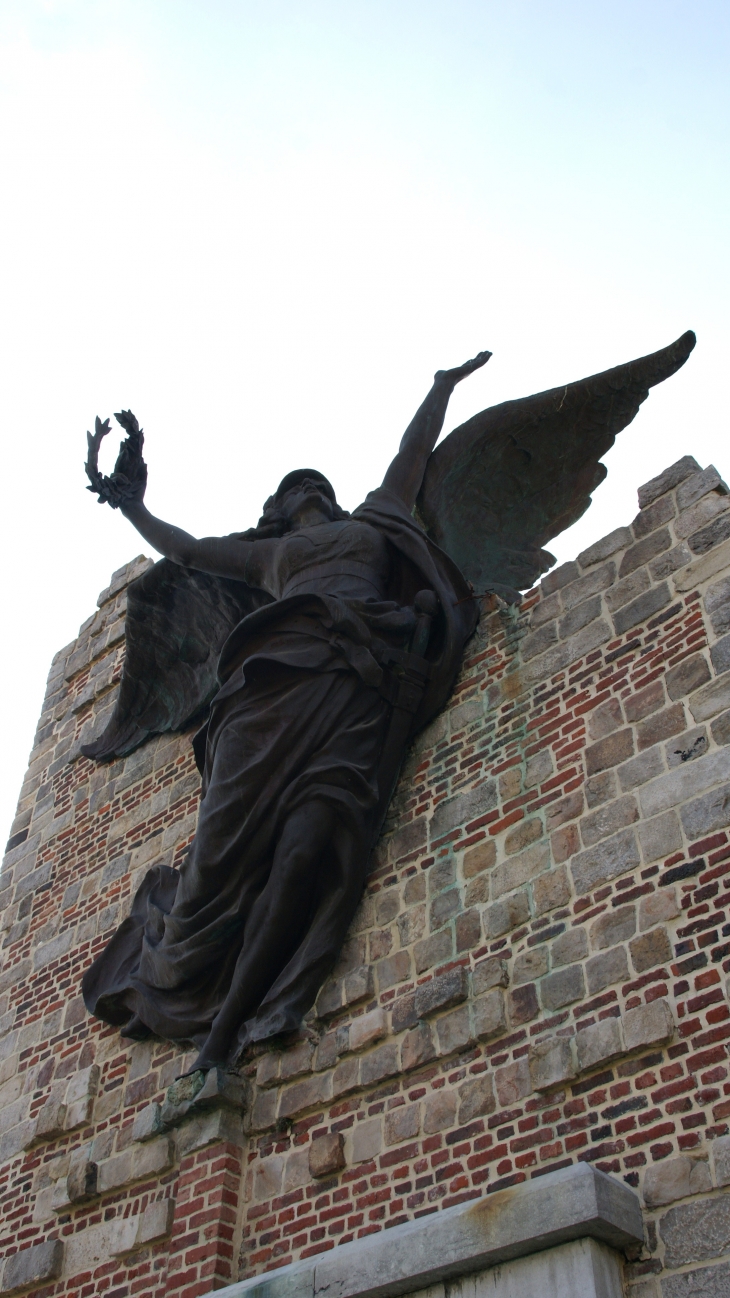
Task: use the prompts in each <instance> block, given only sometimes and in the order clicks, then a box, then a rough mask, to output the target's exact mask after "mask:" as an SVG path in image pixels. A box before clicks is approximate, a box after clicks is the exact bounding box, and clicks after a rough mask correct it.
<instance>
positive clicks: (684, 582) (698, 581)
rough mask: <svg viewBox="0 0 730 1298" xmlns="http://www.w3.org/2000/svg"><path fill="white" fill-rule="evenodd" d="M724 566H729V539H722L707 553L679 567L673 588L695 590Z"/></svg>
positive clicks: (681, 590)
mask: <svg viewBox="0 0 730 1298" xmlns="http://www.w3.org/2000/svg"><path fill="white" fill-rule="evenodd" d="M726 568H730V540H728V541H723V542H722V544H721V545H717V546H715V548H714V549H713V550H710V551H709V553H708V554H703V556H702V558H701V559H695V560H694V562H693V563H688V564H687V566H686V568H681V569H680V571H679V572H678V573H677V574H676V576H675V578H674V588H675V590H676V591H679V592H683V591H686V590H695V589H696V587H697V586H701V585H702V583H703V582H705V581H708V580H709V579H710V577H714V576H715V574H716V573H718V572H723V571H724V570H725V569H726Z"/></svg>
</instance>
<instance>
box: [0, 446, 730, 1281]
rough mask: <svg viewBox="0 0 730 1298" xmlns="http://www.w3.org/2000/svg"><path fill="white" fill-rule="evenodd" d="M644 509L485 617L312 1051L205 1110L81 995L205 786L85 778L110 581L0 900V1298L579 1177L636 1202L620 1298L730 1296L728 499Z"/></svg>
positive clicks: (62, 683) (153, 764) (222, 1270)
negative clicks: (636, 1222) (83, 746)
mask: <svg viewBox="0 0 730 1298" xmlns="http://www.w3.org/2000/svg"><path fill="white" fill-rule="evenodd" d="M639 494H640V504H641V506H642V508H641V510H640V513H639V514H638V516H637V518H636V519H635V520H634V523H633V524H632V526H631V527H621V528H619V529H617V530H616V531H615V532H613V533H612V534H611V535H610V536H609V537H606V538H604V539H603V540H602V541H600V542H598V543H597V544H596V545H594V546H592V547H591V548H590V549H589V550H587V551H586V552H585V553H584V554H582V555H580V556H579V557H578V559H577V560H576V561H575V562H574V563H568V564H564V565H563V566H562V567H561V568H559V569H557V570H556V571H554V572H552V573H550V574H549V575H548V576H547V577H546V578H545V579H544V581H543V582H542V583H541V586H540V587H539V588H538V589H536V590H534V591H532V592H530V594H529V595H527V596H526V597H525V600H524V602H523V604H522V606H521V608H520V609H519V610H515V609H509V608H506V607H504V606H501V605H499V604H498V601H496V600H493V601H491V602H490V601H485V607H484V610H483V616H482V619H481V622H480V625H479V628H478V631H477V633H476V635H475V637H474V639H473V640H472V641H471V642H470V644H469V646H468V649H467V657H466V660H465V663H464V667H463V670H462V672H461V675H460V677H459V681H458V683H457V687H456V690H455V692H454V695H453V698H452V699H451V701H450V704H449V706H448V708H447V709H446V710H445V712H444V713H443V714H442V716H441V717H439V718H438V719H437V720H436V721H435V722H434V723H433V724H432V725H431V727H429V729H428V731H427V732H425V733H423V734H422V735H421V736H420V737H419V739H418V741H417V743H416V745H415V747H414V750H413V751H412V753H411V754H410V756H409V759H408V763H407V766H406V769H405V770H404V772H403V776H402V778H401V781H400V785H399V788H398V791H397V794H396V798H395V800H394V803H393V806H392V808H391V812H390V815H389V819H388V823H387V825H386V831H385V833H384V835H383V838H382V840H381V842H380V844H379V846H378V849H377V853H376V858H375V861H374V864H373V870H372V873H371V875H370V880H369V884H368V889H367V892H366V895H365V896H364V898H363V902H362V905H361V907H360V911H359V913H358V916H357V917H356V920H355V922H354V924H353V926H352V930H351V933H350V935H349V938H348V941H347V943H346V946H345V949H344V950H343V952H342V956H341V959H340V962H339V965H338V967H337V969H336V970H335V971H334V974H333V977H332V978H331V979H330V981H329V982H328V983H327V984H326V986H325V987H324V988H323V989H322V992H321V994H320V997H319V1000H318V1003H317V1006H316V1010H315V1011H314V1012H313V1013H312V1014H311V1015H310V1016H309V1018H308V1021H307V1023H306V1025H305V1030H304V1031H303V1032H302V1033H301V1034H300V1035H299V1037H298V1038H297V1039H296V1040H295V1041H292V1042H290V1043H287V1047H286V1048H285V1049H281V1050H271V1049H269V1050H266V1051H263V1052H262V1053H260V1054H258V1055H257V1056H255V1057H252V1058H251V1059H250V1060H249V1061H248V1062H247V1064H246V1065H245V1067H244V1068H243V1069H242V1072H241V1076H240V1078H235V1077H230V1076H226V1075H220V1074H218V1075H214V1074H210V1075H209V1076H208V1078H207V1079H205V1084H204V1085H203V1081H204V1079H203V1078H202V1076H198V1077H196V1078H193V1079H189V1080H186V1081H185V1082H183V1083H176V1082H175V1078H176V1077H177V1075H178V1074H179V1073H180V1072H181V1071H182V1067H183V1065H184V1063H185V1061H186V1059H188V1060H189V1058H190V1057H189V1056H183V1055H181V1053H180V1052H179V1051H178V1050H177V1049H176V1048H174V1047H172V1046H170V1045H168V1044H166V1043H164V1042H151V1043H143V1044H125V1043H122V1042H121V1041H120V1039H119V1036H118V1034H117V1033H116V1032H115V1031H113V1030H112V1029H109V1028H106V1027H105V1026H103V1025H101V1024H100V1023H98V1022H96V1021H94V1020H91V1019H89V1017H88V1016H87V1014H86V1011H85V1009H84V1007H83V1003H82V1001H81V999H80V994H79V981H80V977H81V974H82V973H83V970H84V969H85V968H86V967H87V965H88V963H89V962H90V960H91V959H92V958H93V956H94V955H95V954H96V952H97V951H98V950H99V949H100V948H101V947H102V946H103V944H104V943H105V942H106V941H107V939H108V937H109V936H110V934H111V932H112V931H113V930H114V928H115V927H116V925H117V924H118V923H119V921H120V919H121V918H123V916H124V914H125V908H128V906H129V902H130V898H131V896H132V894H133V892H134V890H135V888H136V886H137V884H138V882H139V880H140V878H141V876H142V875H143V874H144V872H145V870H146V869H147V868H149V866H150V865H151V864H152V863H153V862H157V861H162V862H163V863H166V864H175V863H176V862H177V861H179V860H180V859H181V857H182V855H183V853H184V851H185V849H186V846H187V844H188V843H189V841H190V838H191V836H192V833H193V830H194V825H195V814H196V805H197V796H198V787H199V781H198V777H197V773H196V771H195V768H194V765H193V762H192V758H191V754H190V750H189V736H173V737H165V738H160V739H157V740H154V741H152V742H151V743H149V744H148V745H146V746H145V747H144V748H142V749H141V750H139V751H138V752H137V753H135V754H133V755H132V756H131V757H129V758H127V759H126V760H125V761H119V762H115V763H113V764H111V765H109V766H104V767H99V766H94V765H93V764H92V763H90V762H88V761H87V760H86V759H84V758H80V757H79V756H78V749H79V744H80V742H82V736H83V738H84V739H85V738H86V737H87V735H88V733H90V732H91V731H94V732H96V730H97V729H98V728H99V727H100V726H101V725H102V724H103V720H104V717H105V715H107V714H108V708H109V705H110V703H111V701H112V700H113V697H114V689H115V684H116V682H117V680H118V677H119V672H120V669H121V661H122V656H123V645H124V641H123V626H124V623H123V614H124V599H125V589H126V585H127V583H128V582H129V580H130V579H131V578H132V577H133V576H135V575H137V574H138V573H139V571H140V570H141V567H142V565H143V563H144V562H145V561H144V560H138V561H135V563H133V564H131V565H129V566H128V567H127V568H126V569H122V570H121V571H120V573H118V574H116V575H115V580H114V581H113V583H112V586H111V587H110V588H109V590H108V591H106V592H104V593H103V595H102V596H101V597H100V601H99V604H100V606H99V611H98V613H97V614H96V615H95V616H94V617H93V618H92V619H90V620H89V622H88V623H86V624H85V625H84V627H82V628H81V633H80V636H79V639H78V640H77V641H75V642H74V643H73V644H72V645H70V646H68V647H67V648H66V649H65V650H63V651H61V653H60V654H59V655H57V657H56V659H55V660H54V664H53V667H52V669H51V675H50V677H49V686H48V694H47V698H46V703H45V705H44V711H43V715H42V717H41V721H40V726H39V731H38V735H37V739H36V747H35V748H34V750H33V753H32V755H31V761H30V766H29V770H28V774H27V776H26V780H25V782H24V785H23V790H22V793H21V800H20V803H19V809H18V816H17V818H16V821H15V823H14V825H13V831H12V836H11V840H10V847H9V851H8V854H7V857H6V861H5V865H4V868H3V872H2V874H1V875H0V897H1V898H2V899H3V905H4V909H3V912H2V914H3V918H2V925H3V929H2V940H3V959H4V965H3V972H2V974H0V1014H1V1015H2V1018H0V1032H2V1034H3V1035H2V1036H1V1037H0V1087H1V1089H0V1164H2V1173H1V1175H2V1180H1V1182H0V1210H1V1211H2V1214H3V1230H2V1232H0V1238H2V1240H3V1247H4V1250H5V1253H6V1255H7V1258H8V1260H7V1262H6V1263H5V1269H4V1271H3V1272H2V1274H1V1278H0V1292H3V1293H6V1292H7V1293H10V1292H20V1291H22V1288H23V1286H25V1290H26V1292H34V1293H40V1292H43V1293H44V1294H48V1295H51V1294H53V1295H56V1294H58V1295H60V1294H64V1295H71V1294H97V1293H99V1294H102V1293H103V1294H109V1295H113V1296H114V1298H116V1295H127V1294H130V1295H131V1294H139V1295H145V1296H146V1295H153V1294H162V1293H165V1294H175V1295H180V1296H181V1298H183V1296H184V1298H195V1295H198V1294H203V1293H206V1292H208V1291H209V1290H211V1289H213V1288H216V1287H220V1286H222V1285H224V1284H226V1283H230V1282H231V1281H232V1280H235V1279H236V1278H238V1277H239V1276H241V1277H243V1276H248V1275H251V1274H256V1273H257V1272H261V1271H264V1270H268V1269H270V1268H272V1267H279V1266H283V1265H286V1264H287V1263H289V1262H291V1261H294V1260H296V1259H298V1258H301V1257H308V1256H312V1255H316V1254H317V1253H319V1252H321V1251H323V1250H326V1249H331V1248H334V1247H336V1245H337V1244H338V1243H343V1242H345V1241H346V1240H351V1239H354V1238H358V1237H361V1236H363V1235H366V1234H368V1233H374V1232H377V1231H380V1230H383V1229H386V1228H387V1227H388V1226H392V1225H395V1224H397V1223H400V1222H403V1221H406V1220H408V1219H410V1218H413V1217H416V1216H420V1215H424V1214H427V1213H431V1212H437V1211H439V1210H440V1209H441V1208H444V1207H446V1206H448V1205H451V1204H455V1203H458V1202H460V1201H462V1200H465V1199H468V1198H470V1197H477V1196H481V1195H484V1194H489V1193H490V1192H491V1191H494V1190H495V1189H499V1188H502V1187H505V1186H509V1185H514V1184H517V1183H518V1182H520V1181H523V1180H525V1179H527V1178H530V1177H534V1176H539V1175H540V1174H541V1173H543V1172H545V1171H548V1170H552V1169H554V1168H556V1167H562V1166H565V1165H567V1164H568V1163H570V1162H575V1161H579V1160H588V1161H591V1162H593V1163H595V1165H596V1166H597V1167H598V1168H600V1169H601V1170H603V1171H605V1172H608V1173H609V1174H610V1175H613V1176H615V1177H618V1178H620V1179H623V1180H625V1181H626V1182H628V1184H629V1185H631V1186H632V1187H634V1188H635V1189H636V1191H637V1192H638V1193H639V1195H640V1196H641V1199H642V1202H643V1204H644V1205H645V1220H646V1242H645V1248H644V1250H643V1253H642V1254H641V1256H640V1257H637V1258H634V1259H631V1260H630V1261H629V1263H628V1264H627V1272H626V1273H627V1282H628V1284H629V1290H628V1292H629V1294H630V1298H660V1295H661V1298H684V1296H685V1295H687V1298H689V1295H690V1293H692V1294H694V1293H699V1292H702V1293H705V1292H706V1293H708V1294H715V1293H717V1294H718V1295H719V1294H721V1293H725V1292H728V1291H730V1260H728V1256H727V1253H728V1249H730V1196H728V1195H727V1194H726V1193H725V1192H724V1191H723V1189H722V1187H723V1186H726V1185H728V1184H730V1125H729V1116H730V1077H729V1076H728V1056H727V1044H726V1043H727V1041H728V1039H730V1009H729V1008H728V993H727V985H726V982H727V975H728V973H729V972H730V915H728V905H727V902H728V889H727V887H726V881H729V882H730V831H729V830H728V825H729V824H730V634H729V633H730V496H728V495H727V492H726V489H725V487H724V484H722V482H721V481H720V480H719V478H718V475H717V474H716V473H715V471H714V470H712V469H709V470H706V471H705V472H704V473H703V472H701V471H700V470H699V466H698V465H696V464H695V463H694V461H692V460H691V458H690V457H686V458H685V460H683V461H680V462H679V464H678V465H675V466H672V468H671V469H669V470H667V471H666V473H665V474H663V475H661V477H660V478H659V479H656V480H654V482H652V483H649V484H647V485H646V486H645V487H643V488H642V489H641V490H640V493H639ZM59 1241H60V1243H61V1244H62V1245H63V1247H62V1248H61V1247H59V1243H58V1242H59ZM723 1258H724V1260H723ZM697 1285H699V1286H700V1287H699V1288H697ZM692 1286H694V1287H692Z"/></svg>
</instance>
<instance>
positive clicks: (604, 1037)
mask: <svg viewBox="0 0 730 1298" xmlns="http://www.w3.org/2000/svg"><path fill="white" fill-rule="evenodd" d="M575 1046H576V1051H577V1053H578V1067H579V1069H580V1071H581V1072H585V1071H587V1070H588V1069H589V1068H595V1066H596V1065H597V1064H602V1063H605V1062H606V1060H608V1059H615V1058H616V1057H617V1055H620V1054H622V1053H623V1049H624V1044H623V1041H622V1039H621V1024H620V1022H619V1020H618V1019H614V1018H611V1019H600V1020H599V1022H598V1023H593V1024H592V1025H591V1026H590V1027H589V1028H583V1029H582V1031H580V1032H577V1033H576V1037H575Z"/></svg>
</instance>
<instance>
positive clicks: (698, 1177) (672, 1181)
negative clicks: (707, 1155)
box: [644, 1157, 712, 1208]
mask: <svg viewBox="0 0 730 1298" xmlns="http://www.w3.org/2000/svg"><path fill="white" fill-rule="evenodd" d="M711 1189H712V1177H711V1176H710V1169H709V1167H708V1166H707V1163H706V1162H704V1160H702V1159H698V1158H685V1157H680V1158H668V1159H665V1160H664V1161H663V1162H661V1163H654V1164H653V1166H652V1167H649V1168H647V1171H646V1174H645V1176H644V1202H645V1203H646V1205H647V1207H649V1208H658V1207H660V1206H661V1205H662V1204H665V1203H673V1202H674V1200H675V1199H686V1198H687V1197H688V1196H689V1195H692V1194H703V1193H704V1192H705V1191H706V1190H711Z"/></svg>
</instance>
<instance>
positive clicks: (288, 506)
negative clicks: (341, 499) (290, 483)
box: [277, 478, 334, 528]
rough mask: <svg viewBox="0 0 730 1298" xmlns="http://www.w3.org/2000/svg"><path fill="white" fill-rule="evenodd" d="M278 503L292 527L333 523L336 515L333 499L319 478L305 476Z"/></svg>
mask: <svg viewBox="0 0 730 1298" xmlns="http://www.w3.org/2000/svg"><path fill="white" fill-rule="evenodd" d="M277 503H278V505H279V508H280V510H281V512H282V514H284V515H285V517H286V518H288V519H289V521H290V523H291V525H292V528H297V527H313V526H316V525H317V523H331V522H332V518H333V516H334V510H333V506H332V501H331V499H330V497H329V495H328V494H327V492H326V490H325V488H324V484H323V482H322V481H321V479H318V478H303V479H302V481H301V482H298V483H297V484H296V486H294V487H290V489H289V491H287V492H286V493H285V494H284V495H283V496H281V497H280V498H279V500H278V502H277Z"/></svg>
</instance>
